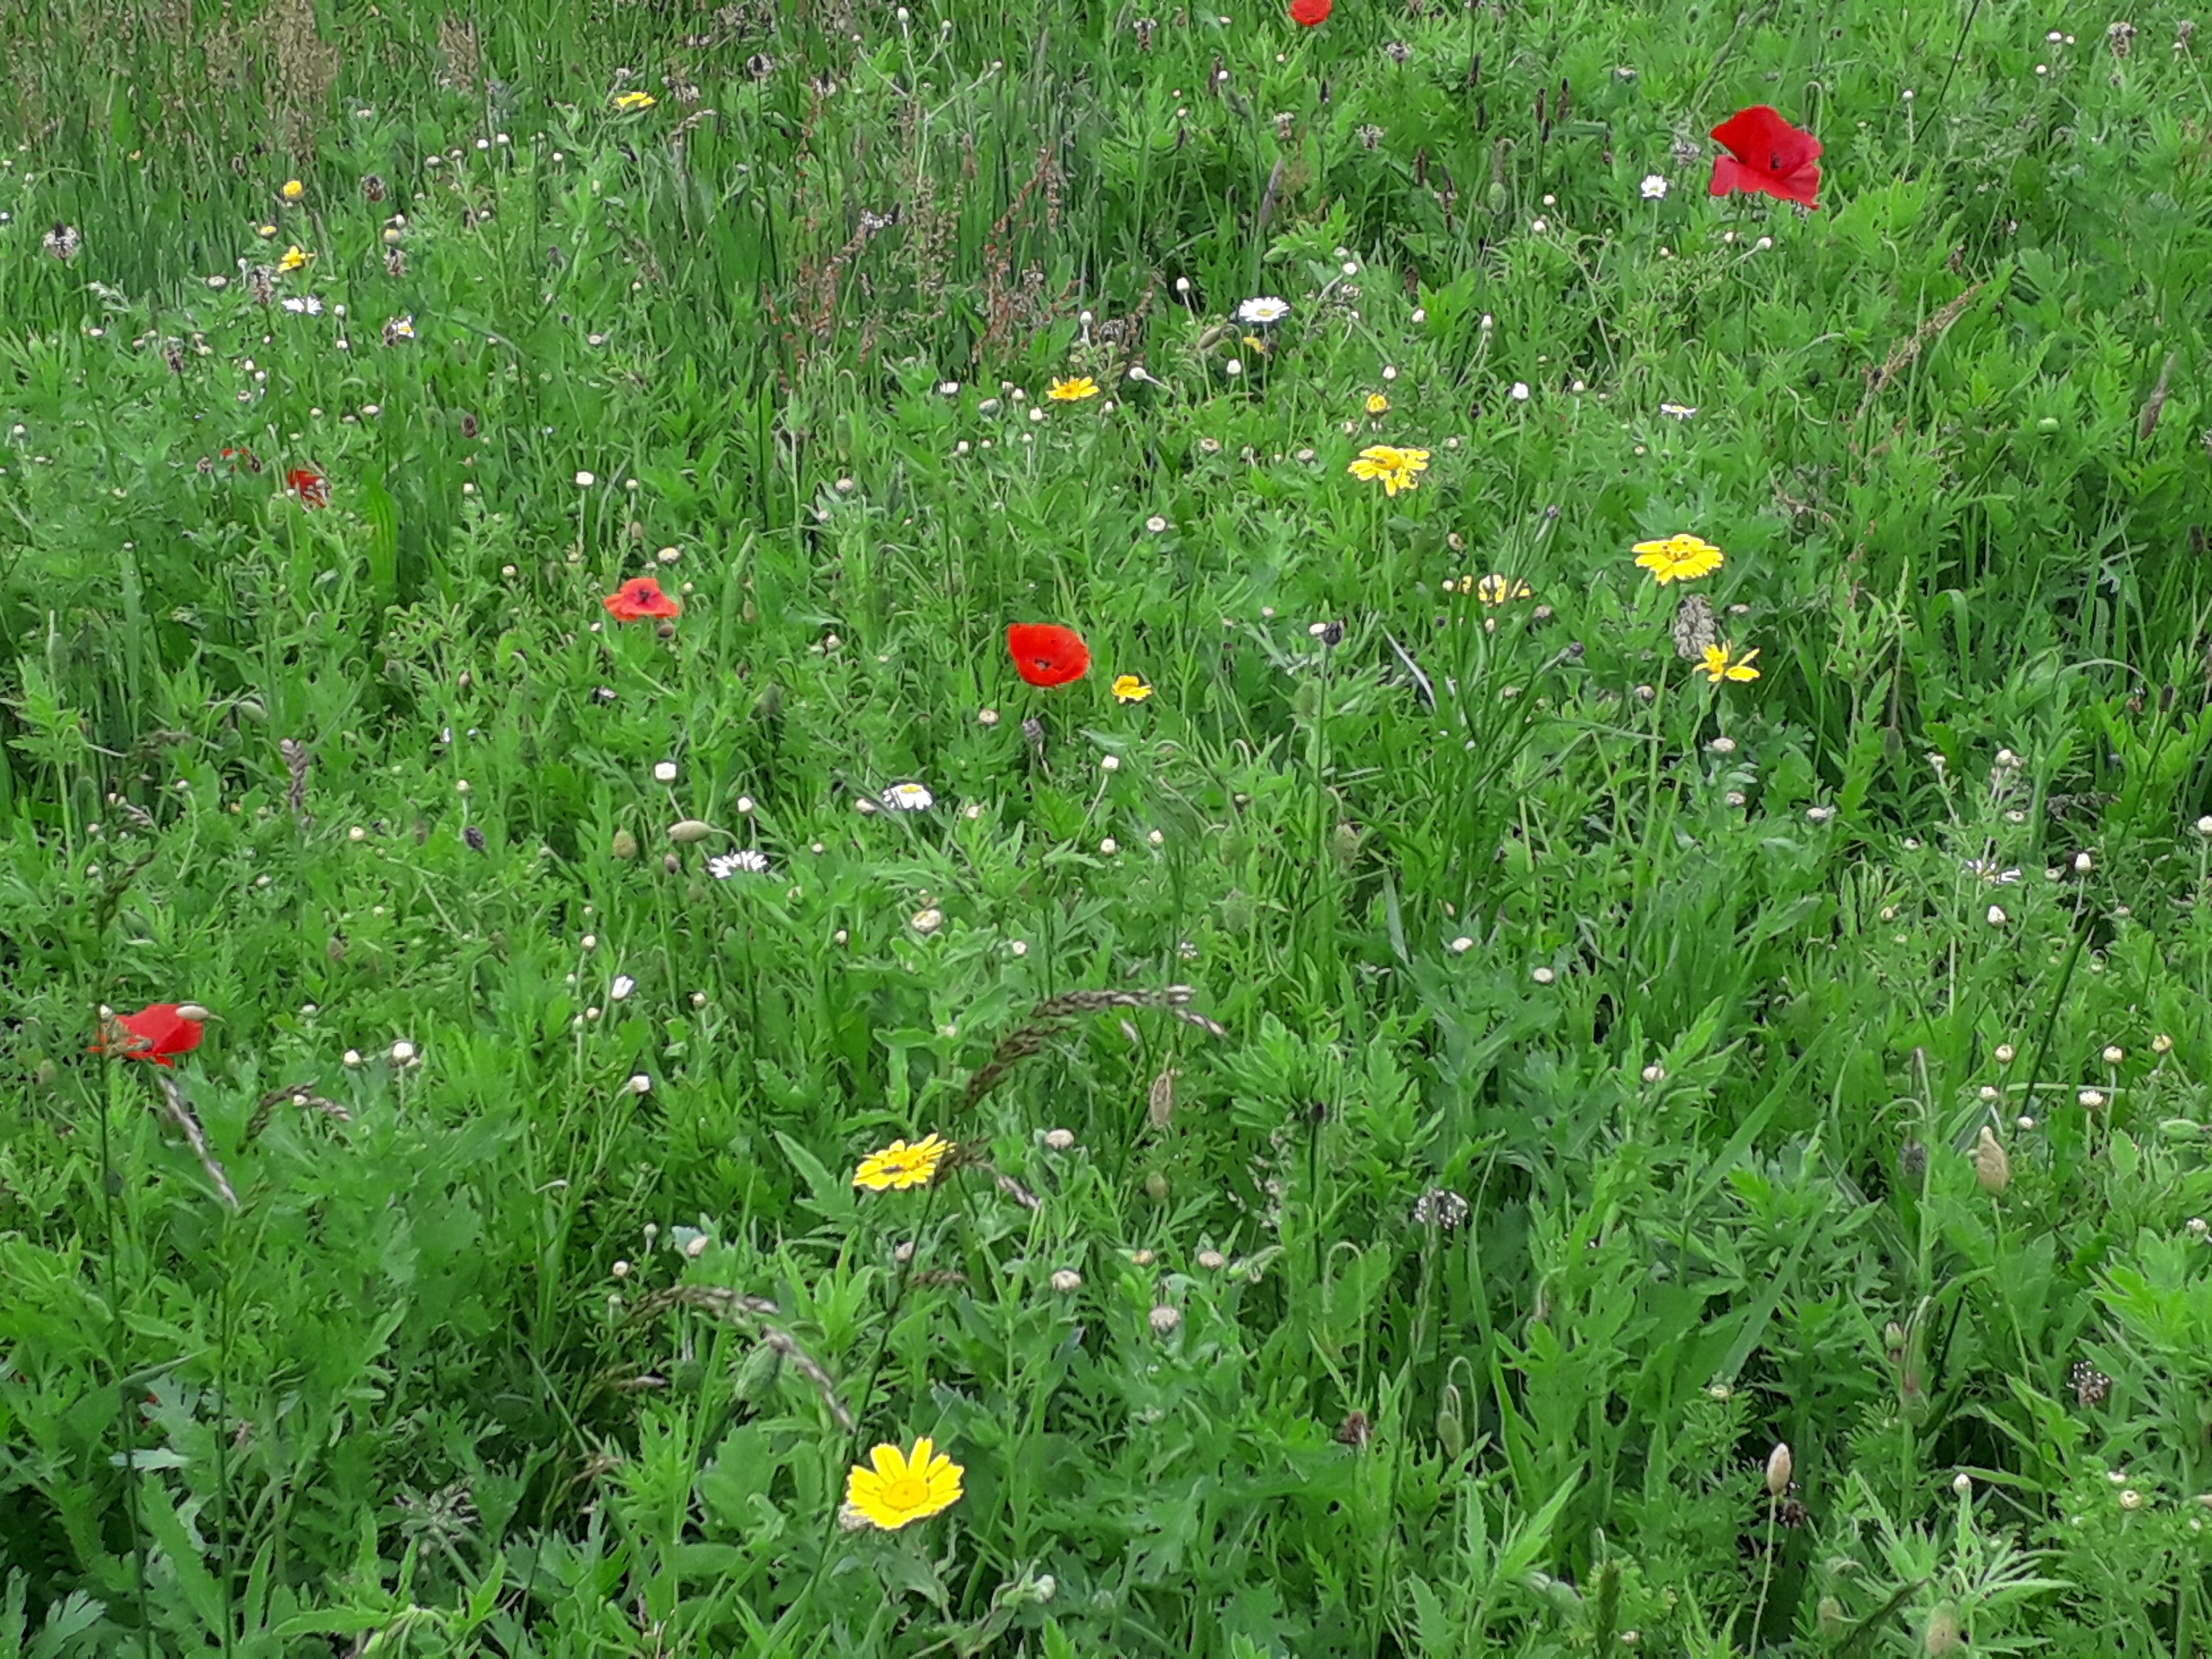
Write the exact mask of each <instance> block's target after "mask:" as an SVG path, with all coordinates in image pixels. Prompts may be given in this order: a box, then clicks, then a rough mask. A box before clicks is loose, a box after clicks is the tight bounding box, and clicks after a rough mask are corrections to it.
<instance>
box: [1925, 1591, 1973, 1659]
mask: <svg viewBox="0 0 2212 1659" xmlns="http://www.w3.org/2000/svg"><path fill="white" fill-rule="evenodd" d="M1965 1640H1966V1637H1965V1635H1964V1633H1963V1632H1961V1631H1960V1626H1959V1610H1958V1608H1956V1607H1953V1606H1952V1605H1951V1604H1950V1603H1949V1602H1948V1601H1946V1602H1944V1603H1943V1604H1942V1606H1941V1607H1937V1608H1936V1611H1935V1612H1933V1613H1929V1615H1928V1628H1927V1629H1926V1630H1925V1631H1923V1632H1922V1633H1921V1638H1920V1650H1921V1651H1922V1652H1923V1653H1924V1654H1926V1655H1928V1656H1929V1659H1943V1656H1944V1655H1946V1654H1952V1653H1956V1652H1957V1651H1958V1650H1959V1649H1960V1645H1961V1644H1963V1643H1964V1642H1965Z"/></svg>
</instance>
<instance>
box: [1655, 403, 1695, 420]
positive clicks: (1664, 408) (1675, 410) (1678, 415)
mask: <svg viewBox="0 0 2212 1659" xmlns="http://www.w3.org/2000/svg"><path fill="white" fill-rule="evenodd" d="M1659 412H1660V413H1661V414H1662V415H1671V416H1674V418H1675V419H1676V420H1678V421H1686V420H1688V419H1689V418H1690V416H1692V415H1694V414H1696V413H1697V412H1698V406H1697V405H1696V404H1660V405H1659Z"/></svg>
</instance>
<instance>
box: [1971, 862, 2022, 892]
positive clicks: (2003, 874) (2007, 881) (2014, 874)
mask: <svg viewBox="0 0 2212 1659" xmlns="http://www.w3.org/2000/svg"><path fill="white" fill-rule="evenodd" d="M1965 869H1966V873H1967V874H1968V875H1970V876H1973V877H1976V878H1978V879H1980V880H1982V881H1985V882H1987V883H1988V884H1990V886H1992V887H2014V886H2017V885H2018V884H2019V883H2020V866H2017V865H2014V866H2003V865H2000V864H1999V863H1998V862H1997V861H1996V860H1995V859H1968V860H1966V865H1965Z"/></svg>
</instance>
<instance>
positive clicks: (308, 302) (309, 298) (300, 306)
mask: <svg viewBox="0 0 2212 1659" xmlns="http://www.w3.org/2000/svg"><path fill="white" fill-rule="evenodd" d="M277 303H278V304H279V305H281V306H283V307H284V309H285V310H287V311H289V312H290V313H292V314H293V315H294V316H295V317H319V316H321V315H322V314H323V302H322V301H320V300H319V299H317V298H316V297H315V296H314V295H312V294H288V295H285V296H284V297H283V299H282V300H280V301H277Z"/></svg>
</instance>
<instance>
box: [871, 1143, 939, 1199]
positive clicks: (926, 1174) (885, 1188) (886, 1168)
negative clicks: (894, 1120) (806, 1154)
mask: <svg viewBox="0 0 2212 1659" xmlns="http://www.w3.org/2000/svg"><path fill="white" fill-rule="evenodd" d="M951 1150H952V1143H951V1141H949V1140H947V1139H945V1138H944V1137H943V1136H942V1135H929V1136H927V1137H926V1138H924V1139H921V1140H917V1141H916V1142H915V1144H914V1145H913V1146H908V1145H907V1144H906V1142H904V1141H903V1140H894V1141H893V1142H891V1144H890V1146H886V1147H884V1149H883V1151H881V1152H871V1153H870V1154H869V1155H868V1156H867V1157H866V1158H862V1159H861V1160H860V1168H859V1169H858V1170H855V1171H854V1174H853V1184H854V1186H855V1187H866V1188H867V1189H868V1190H869V1191H870V1192H872V1193H883V1192H894V1191H896V1192H903V1191H904V1190H905V1189H906V1188H908V1187H927V1185H929V1183H930V1182H933V1181H934V1180H935V1179H936V1178H937V1166H938V1165H939V1164H942V1163H943V1162H944V1161H945V1154H946V1153H947V1152H951Z"/></svg>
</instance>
